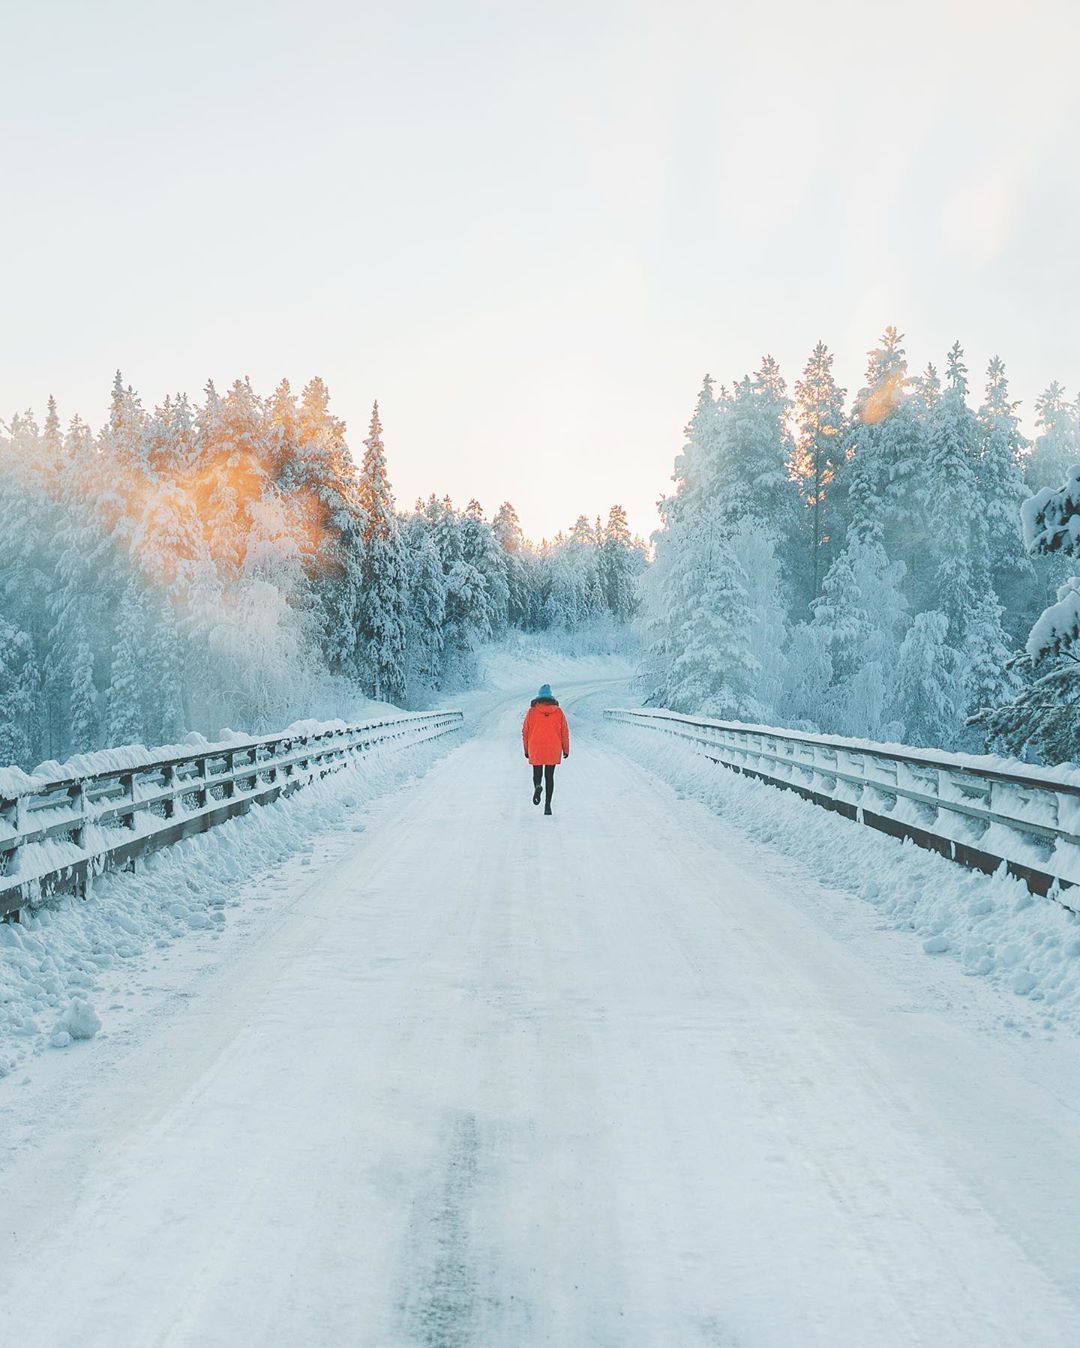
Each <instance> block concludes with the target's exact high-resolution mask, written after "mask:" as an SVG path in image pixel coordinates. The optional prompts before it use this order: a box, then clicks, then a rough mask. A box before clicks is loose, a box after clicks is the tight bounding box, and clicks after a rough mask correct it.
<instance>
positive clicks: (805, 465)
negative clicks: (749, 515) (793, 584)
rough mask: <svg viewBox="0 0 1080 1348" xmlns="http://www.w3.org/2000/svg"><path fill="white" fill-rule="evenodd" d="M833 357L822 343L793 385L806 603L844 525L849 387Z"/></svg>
mask: <svg viewBox="0 0 1080 1348" xmlns="http://www.w3.org/2000/svg"><path fill="white" fill-rule="evenodd" d="M832 365H833V356H832V352H831V351H829V349H828V347H827V346H826V345H825V343H824V342H818V344H817V345H816V346H815V347H814V350H813V352H812V353H811V355H810V359H809V360H808V361H807V363H806V369H805V370H804V371H803V376H802V378H801V379H800V380H799V381H798V382H797V383H796V385H795V420H796V426H797V428H798V433H797V436H796V439H795V445H794V455H793V457H792V461H791V465H790V470H789V471H790V474H791V476H792V477H793V478H794V479H795V481H796V482H797V483H798V485H799V490H800V492H801V495H802V499H803V501H804V503H805V511H804V515H805V517H806V522H805V526H804V533H805V540H806V541H805V545H804V557H805V561H804V562H803V563H802V565H799V564H798V563H797V571H798V572H799V573H800V579H801V582H802V583H801V587H800V588H801V591H802V593H803V594H804V595H805V596H806V597H807V602H813V600H815V599H817V598H818V596H819V595H820V593H821V582H822V580H823V579H824V576H825V572H826V571H827V570H828V568H829V564H830V562H831V560H832V557H833V556H834V555H835V553H836V551H837V550H838V546H839V543H840V534H841V532H842V528H843V523H842V520H843V516H842V514H841V511H840V509H839V505H840V503H839V501H837V500H835V499H834V498H835V497H836V496H837V495H838V494H839V493H838V484H837V480H838V478H839V477H841V475H842V470H843V467H844V464H845V463H846V461H847V448H848V443H847V437H848V428H847V417H846V414H845V412H844V399H845V397H846V391H845V390H844V389H842V388H839V387H838V386H837V383H836V380H835V379H834V378H833V372H832Z"/></svg>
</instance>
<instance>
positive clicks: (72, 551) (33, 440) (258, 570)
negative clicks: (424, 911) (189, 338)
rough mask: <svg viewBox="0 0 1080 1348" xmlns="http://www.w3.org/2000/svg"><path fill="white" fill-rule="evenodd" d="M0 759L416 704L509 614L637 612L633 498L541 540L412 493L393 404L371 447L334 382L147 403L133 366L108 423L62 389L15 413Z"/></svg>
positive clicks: (538, 620) (2, 503)
mask: <svg viewBox="0 0 1080 1348" xmlns="http://www.w3.org/2000/svg"><path fill="white" fill-rule="evenodd" d="M0 539H2V540H3V555H2V557H0V764H7V763H18V764H20V765H23V766H28V765H33V764H36V763H38V762H40V761H41V760H43V759H50V758H64V757H67V756H69V755H70V754H72V753H77V752H82V751H85V750H88V749H94V748H98V747H101V746H103V745H117V744H127V743H135V742H146V743H168V742H171V741H173V740H175V739H177V738H178V737H180V736H181V735H182V734H183V733H185V732H187V731H189V730H200V731H202V732H204V733H208V734H213V733H216V731H217V730H218V729H219V728H220V727H222V726H224V725H228V726H231V727H233V728H234V729H238V730H247V731H262V730H269V729H273V728H276V727H279V726H281V725H283V724H285V723H287V722H288V721H289V720H291V719H293V718H295V717H296V716H311V715H323V716H325V715H337V714H346V715H347V714H348V712H349V708H350V706H352V705H354V704H356V703H357V700H358V698H359V697H360V696H361V695H363V696H366V697H371V698H378V699H383V700H388V701H393V702H395V703H398V704H400V705H419V704H422V703H423V702H424V701H425V699H428V698H430V696H431V695H432V694H433V693H435V692H437V691H438V690H440V689H444V688H447V687H452V686H455V685H459V684H463V683H467V682H468V681H469V679H470V678H471V677H472V676H473V674H474V670H475V662H476V656H477V651H478V650H479V648H480V647H481V646H482V645H483V643H485V642H488V641H491V640H493V639H496V638H498V637H500V636H501V635H503V634H504V633H505V632H506V631H507V630H508V629H509V628H514V627H516V628H521V629H523V630H542V629H555V630H556V631H577V630H581V629H584V628H589V627H595V626H597V625H603V624H605V623H607V624H612V625H614V624H622V623H625V622H626V621H627V620H628V618H629V617H630V615H631V613H632V612H633V609H634V604H635V598H634V586H635V577H636V576H637V574H638V573H639V572H640V570H641V568H642V566H643V562H644V553H643V548H642V546H641V544H640V542H638V541H637V540H635V539H633V538H632V537H631V535H630V531H629V528H628V527H627V522H626V516H625V514H624V512H623V511H622V510H621V508H620V507H618V506H615V507H613V508H612V510H611V513H610V515H609V517H608V520H607V521H606V523H604V524H601V523H600V521H599V520H598V521H596V522H595V523H592V524H590V523H589V522H588V521H586V520H584V519H579V520H578V521H577V523H576V524H575V525H574V527H573V529H572V530H571V531H570V532H569V534H567V535H565V536H564V535H560V536H559V537H557V538H556V539H555V540H554V541H553V542H551V543H544V544H542V545H540V546H539V547H534V546H533V545H531V544H530V543H529V542H528V541H527V540H526V539H525V538H524V537H523V535H522V531H521V528H520V525H519V523H518V519H517V516H516V514H515V512H514V509H513V507H512V506H511V505H509V504H508V503H507V504H504V505H503V506H502V507H500V509H499V511H498V513H497V514H496V516H495V517H494V519H492V520H488V519H487V518H485V516H484V513H483V511H482V509H481V507H480V506H479V505H478V504H477V502H475V501H472V502H470V503H469V505H468V506H467V507H466V509H464V510H458V509H455V507H454V506H453V505H452V503H451V502H450V501H449V500H448V499H445V498H444V499H442V500H437V499H436V498H435V497H434V496H433V497H431V498H429V499H428V500H427V501H426V502H423V503H421V502H418V503H417V506H416V509H415V510H414V511H413V512H411V513H404V514H403V513H401V512H399V511H398V510H397V508H396V506H395V502H394V496H393V492H392V490H391V485H390V481H389V477H388V473H387V464H386V454H385V449H384V445H383V438H382V427H381V425H380V422H379V415H378V408H377V406H376V408H375V411H374V413H373V415H372V419H371V425H370V429H369V434H368V437H367V439H366V440H365V441H364V451H363V454H362V457H361V462H360V463H359V464H357V463H356V462H355V461H354V459H353V456H352V454H351V453H350V450H349V447H348V444H347V441H346V435H345V426H344V424H343V423H342V421H341V420H340V419H339V418H338V417H336V416H335V415H334V413H333V412H332V411H331V410H330V398H329V392H328V390H327V388H326V385H325V384H324V383H323V382H322V380H320V379H313V380H311V381H310V382H309V383H308V384H307V385H306V386H305V387H304V389H303V392H302V394H300V395H299V396H297V395H295V394H294V393H293V391H292V389H291V388H290V386H289V384H288V382H287V381H282V383H281V384H280V385H279V386H278V388H277V389H275V391H274V392H273V394H272V395H271V396H269V397H261V396H259V395H258V394H257V393H256V392H255V391H254V389H253V388H252V387H251V385H250V383H249V382H248V381H246V380H238V381H237V382H235V383H234V384H233V385H232V387H231V388H230V389H229V390H228V391H227V392H226V393H224V394H223V395H222V394H219V393H218V392H217V390H216V389H215V388H214V386H213V384H210V385H208V386H207V389H206V393H205V398H204V400H203V401H202V403H201V404H195V403H192V402H191V401H190V400H189V399H188V398H187V397H186V396H184V395H180V396H177V397H175V398H173V397H170V398H167V399H166V400H165V402H164V403H163V404H162V405H161V406H160V407H157V408H155V409H154V411H153V412H148V411H146V410H145V409H144V408H143V407H142V405H141V403H140V400H139V398H138V397H137V395H136V394H135V392H134V391H133V390H132V389H131V388H130V387H127V386H125V385H124V383H123V381H122V379H121V377H120V376H119V374H118V375H117V377H116V380H115V382H114V385H113V389H112V397H111V404H110V413H109V419H108V422H107V424H106V425H105V426H104V427H103V428H102V429H101V430H100V432H98V433H96V434H95V433H94V432H92V431H91V429H90V428H89V427H88V426H87V425H86V424H85V423H84V422H83V421H82V420H81V419H80V418H79V417H75V418H74V419H73V420H72V421H71V423H70V424H69V426H68V427H67V429H66V430H63V429H62V428H61V423H60V419H59V416H58V413H57V408H56V404H55V402H54V401H53V400H51V399H50V401H49V406H48V413H47V416H46V418H45V421H44V424H43V425H40V426H39V424H38V423H37V421H36V420H35V418H34V416H33V415H32V414H31V413H25V414H22V415H20V416H16V417H14V418H13V419H12V420H11V422H10V423H9V424H8V425H6V426H0Z"/></svg>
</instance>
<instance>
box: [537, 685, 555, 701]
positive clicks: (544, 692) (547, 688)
mask: <svg viewBox="0 0 1080 1348" xmlns="http://www.w3.org/2000/svg"><path fill="white" fill-rule="evenodd" d="M551 696H552V693H551V684H550V683H542V684H541V685H540V691H539V692H538V693H537V695H536V697H537V701H539V699H540V698H542V697H551Z"/></svg>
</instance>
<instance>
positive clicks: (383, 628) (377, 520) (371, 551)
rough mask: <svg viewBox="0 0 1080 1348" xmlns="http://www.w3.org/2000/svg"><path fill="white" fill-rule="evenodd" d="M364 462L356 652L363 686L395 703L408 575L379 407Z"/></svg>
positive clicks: (400, 692) (400, 682) (399, 692)
mask: <svg viewBox="0 0 1080 1348" xmlns="http://www.w3.org/2000/svg"><path fill="white" fill-rule="evenodd" d="M364 447H365V452H364V459H363V463H362V464H361V467H360V475H359V478H358V480H357V500H358V503H359V507H360V510H361V511H362V513H363V519H364V564H363V580H364V586H363V607H362V613H361V621H360V630H361V640H360V649H361V651H362V652H363V656H364V660H365V664H366V669H367V682H368V687H369V691H370V692H371V695H372V696H373V697H375V698H376V699H383V698H385V699H387V700H389V701H395V700H400V699H401V698H403V697H404V695H405V606H406V603H407V599H408V574H407V572H406V569H405V563H404V558H403V556H402V552H401V545H400V536H399V529H398V520H397V516H396V514H395V513H394V496H393V492H392V491H391V489H390V480H389V477H388V476H387V471H386V451H385V449H384V446H383V440H382V423H381V422H380V420H379V404H378V403H376V404H375V405H374V407H373V408H372V412H371V425H370V428H369V431H368V437H367V439H366V440H365V441H364Z"/></svg>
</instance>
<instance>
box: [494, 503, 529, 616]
mask: <svg viewBox="0 0 1080 1348" xmlns="http://www.w3.org/2000/svg"><path fill="white" fill-rule="evenodd" d="M491 527H492V530H493V532H494V534H495V539H496V542H497V543H498V544H499V546H500V547H501V548H502V550H503V553H504V557H505V560H504V566H505V570H506V589H507V600H506V602H507V621H508V622H509V624H510V626H511V627H519V628H523V629H524V628H528V627H533V626H535V625H536V620H537V604H536V602H535V595H534V592H533V586H532V584H531V582H530V574H529V566H528V561H527V558H526V551H527V550H526V543H525V536H524V534H523V532H522V529H521V521H520V520H519V519H518V513H517V511H516V510H515V509H514V507H513V506H512V505H511V504H510V502H509V501H504V502H503V503H502V505H501V506H500V507H499V509H498V510H497V511H496V512H495V518H494V520H493V521H492V525H491Z"/></svg>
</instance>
